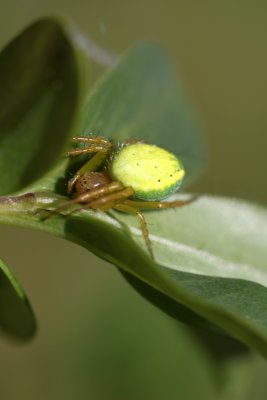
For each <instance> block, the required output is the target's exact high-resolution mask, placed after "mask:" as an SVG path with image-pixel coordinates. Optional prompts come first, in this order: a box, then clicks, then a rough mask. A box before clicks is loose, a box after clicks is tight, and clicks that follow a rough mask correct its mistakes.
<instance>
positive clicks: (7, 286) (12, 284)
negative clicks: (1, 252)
mask: <svg viewBox="0 0 267 400" xmlns="http://www.w3.org/2000/svg"><path fill="white" fill-rule="evenodd" d="M0 330H1V331H2V332H3V333H4V334H6V335H8V336H10V337H12V338H13V339H17V340H23V341H24V340H29V339H31V337H32V336H33V335H34V333H35V331H36V322H35V318H34V314H33V312H32V309H31V307H30V305H29V302H28V300H27V297H26V295H25V293H24V291H23V289H22V288H21V286H20V285H19V283H18V281H17V280H16V278H15V276H14V275H13V274H12V273H11V272H10V270H9V269H8V267H7V265H6V264H5V263H4V262H3V261H2V260H1V259H0Z"/></svg>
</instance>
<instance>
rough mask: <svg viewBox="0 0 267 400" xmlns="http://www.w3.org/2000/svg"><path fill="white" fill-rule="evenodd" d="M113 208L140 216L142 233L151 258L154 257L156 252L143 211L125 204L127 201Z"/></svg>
mask: <svg viewBox="0 0 267 400" xmlns="http://www.w3.org/2000/svg"><path fill="white" fill-rule="evenodd" d="M113 208H115V209H116V210H119V211H122V212H125V213H127V214H131V215H134V216H136V217H137V218H138V220H139V223H140V227H141V231H142V234H143V238H144V240H145V243H146V247H147V250H148V252H149V254H150V256H151V258H153V259H154V254H153V250H152V246H151V241H150V239H149V233H148V229H147V224H146V220H145V217H144V215H143V214H142V213H141V211H140V210H138V209H136V208H134V207H131V206H129V205H127V204H125V202H124V203H123V204H117V205H115V206H114V207H113Z"/></svg>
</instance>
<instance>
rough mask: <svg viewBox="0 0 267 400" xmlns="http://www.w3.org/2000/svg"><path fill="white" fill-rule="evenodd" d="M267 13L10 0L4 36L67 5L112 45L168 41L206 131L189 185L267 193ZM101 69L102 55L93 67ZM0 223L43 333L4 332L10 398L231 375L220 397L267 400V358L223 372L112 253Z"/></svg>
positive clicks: (163, 389) (3, 374) (115, 393)
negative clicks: (202, 158) (23, 341)
mask: <svg viewBox="0 0 267 400" xmlns="http://www.w3.org/2000/svg"><path fill="white" fill-rule="evenodd" d="M266 13H267V3H266V2H265V1H262V0H255V1H254V2H253V3H252V2H245V1H241V0H223V1H217V2H215V1H213V0H202V1H199V0H191V1H187V2H186V1H177V0H165V1H163V0H153V1H152V0H142V1H141V0H136V1H135V2H131V1H129V0H113V1H111V2H107V1H104V0H91V1H85V0H76V1H70V0H64V1H63V0H53V1H52V0H42V1H41V0H24V1H22V0H17V1H15V0H9V1H7V0H2V1H1V3H0V27H1V28H0V47H3V46H4V45H5V44H6V43H7V42H8V41H9V40H10V39H11V38H12V37H13V36H14V35H15V34H16V33H18V32H19V31H20V30H21V29H22V28H24V27H25V26H26V25H27V24H28V23H30V22H32V21H33V20H34V19H36V18H37V17H40V16H44V15H48V14H49V15H51V14H52V15H54V14H59V15H64V16H67V17H69V18H70V19H71V20H72V22H73V23H74V24H76V26H77V27H78V29H79V30H80V31H81V32H83V33H84V34H85V35H87V36H88V37H89V38H90V39H91V40H93V41H94V42H96V43H97V44H98V45H99V46H101V47H103V48H104V49H106V50H107V51H109V52H111V53H116V54H120V53H121V52H123V51H124V50H125V49H127V48H128V47H129V45H131V44H132V43H133V42H136V41H138V40H144V39H146V40H147V39H149V40H152V41H155V42H157V43H159V44H161V45H162V46H163V47H164V48H166V49H167V51H168V52H169V54H170V56H171V57H172V59H173V60H174V62H175V65H176V66H177V74H180V75H181V76H182V79H183V81H184V86H185V88H186V90H187V93H188V94H189V97H190V98H191V100H192V103H193V104H194V106H195V109H196V110H197V113H198V116H199V120H200V125H201V127H202V131H203V133H204V134H205V136H206V141H207V143H208V148H209V149H208V150H209V151H208V165H207V169H206V170H205V171H204V173H203V174H202V175H201V177H200V179H199V180H198V181H197V182H196V183H195V184H194V186H193V187H192V188H191V189H192V190H194V191H197V192H206V193H213V194H219V195H226V196H232V197H240V198H244V199H247V200H251V201H255V202H258V203H262V204H266V202H267V185H266V175H267V168H266V147H267V133H266V132H267V113H266V106H267V97H266V93H267V77H266V76H267V75H266V71H267V52H266V44H267V27H266V15H267V14H266ZM102 70H103V68H100V67H99V66H97V65H96V64H94V65H93V70H92V73H93V79H96V78H97V76H98V75H99V74H100V73H101V71H102ZM0 236H1V240H0V254H1V257H2V258H3V259H4V260H5V261H6V262H7V264H8V265H10V266H11V268H12V270H13V271H14V272H15V274H16V275H17V277H18V279H19V280H20V281H21V283H22V285H23V287H24V288H25V290H26V292H27V293H28V296H29V298H30V300H31V302H32V304H33V307H34V310H35V312H36V314H37V316H38V321H39V332H38V335H37V337H36V338H35V339H34V341H33V342H31V343H29V344H27V345H24V346H18V345H14V344H13V343H9V342H6V341H3V340H1V341H0V399H1V400H2V399H3V400H5V399H12V400H13V399H17V398H20V399H21V400H24V399H27V400H32V399H40V400H43V399H52V400H54V399H66V400H67V399H73V398H75V399H81V400H83V399H93V400H105V399H117V400H119V399H126V398H127V399H146V400H148V399H153V400H157V399H163V398H164V399H170V400H172V399H178V398H183V399H185V398H186V399H193V400H194V399H202V398H203V399H206V400H207V399H217V398H219V397H218V385H222V382H223V383H224V385H225V386H224V389H223V393H224V394H223V396H224V397H223V396H222V397H220V399H221V398H223V399H226V398H227V399H250V398H251V396H252V393H253V398H257V399H266V394H267V393H266V389H265V385H264V376H265V374H266V372H267V370H266V365H265V362H264V361H263V360H261V359H260V358H259V357H257V356H256V355H250V356H248V355H247V356H243V357H242V359H240V358H238V359H235V360H234V362H233V363H235V365H234V364H233V365H232V364H231V363H228V364H229V365H228V367H227V372H225V373H224V374H222V372H221V371H222V370H220V373H219V372H218V368H217V366H216V365H215V364H216V363H215V360H214V359H213V358H212V356H211V354H210V353H209V352H208V351H207V349H206V348H205V347H203V346H202V345H201V343H200V342H199V341H198V340H197V339H196V337H195V335H194V334H193V332H192V331H191V330H190V329H189V328H188V327H185V326H183V325H182V324H177V323H176V322H174V321H173V320H171V319H170V318H168V317H167V316H165V315H163V314H162V313H161V312H160V311H158V310H156V309H155V308H154V307H153V306H151V305H150V304H148V303H146V302H145V300H143V299H142V298H140V297H139V295H137V294H136V293H135V292H134V291H133V289H132V288H131V287H129V285H128V284H127V283H126V282H125V281H124V280H123V279H122V277H121V276H120V274H119V272H118V271H117V270H116V269H115V268H114V267H113V266H111V265H109V264H107V263H105V262H104V261H102V260H99V259H97V258H96V257H95V256H93V255H91V254H89V253H88V252H87V251H86V250H84V249H82V248H80V247H78V246H76V245H74V244H71V243H67V242H64V241H62V240H60V239H55V238H51V237H49V236H47V235H44V234H41V233H35V232H34V233H33V232H29V231H26V230H16V229H14V228H8V227H0ZM218 374H219V375H220V376H219V377H218ZM221 375H222V376H221ZM248 377H249V379H248ZM192 381H193V382H194V385H192ZM255 388H257V390H256V392H257V396H258V397H255V390H254V389H255Z"/></svg>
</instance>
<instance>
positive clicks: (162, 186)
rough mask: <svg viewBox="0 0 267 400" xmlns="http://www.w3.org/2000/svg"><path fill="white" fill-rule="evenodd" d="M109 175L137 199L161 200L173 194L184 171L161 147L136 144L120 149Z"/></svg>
mask: <svg viewBox="0 0 267 400" xmlns="http://www.w3.org/2000/svg"><path fill="white" fill-rule="evenodd" d="M111 174H112V176H113V178H114V179H115V180H118V181H120V182H121V183H122V184H123V185H124V186H125V187H132V188H133V190H134V193H135V197H136V198H137V199H140V200H148V201H152V200H158V201H159V200H163V199H165V198H167V197H169V196H170V195H171V194H173V193H174V192H176V191H177V190H178V188H179V186H180V185H181V183H182V180H183V177H184V174H185V171H184V168H183V166H182V164H181V162H180V161H179V160H178V159H177V158H176V157H175V155H174V154H172V153H170V152H168V151H167V150H164V149H162V148H160V147H157V146H154V145H150V144H144V143H135V144H131V145H128V146H125V147H123V148H122V149H121V150H119V151H118V152H117V153H116V154H115V156H114V159H113V161H112V165H111Z"/></svg>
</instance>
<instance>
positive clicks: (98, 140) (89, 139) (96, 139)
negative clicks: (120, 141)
mask: <svg viewBox="0 0 267 400" xmlns="http://www.w3.org/2000/svg"><path fill="white" fill-rule="evenodd" d="M72 141H73V142H82V143H94V144H104V145H108V146H111V141H110V140H108V139H106V138H104V137H102V136H75V137H73V138H72Z"/></svg>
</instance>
